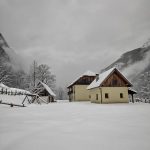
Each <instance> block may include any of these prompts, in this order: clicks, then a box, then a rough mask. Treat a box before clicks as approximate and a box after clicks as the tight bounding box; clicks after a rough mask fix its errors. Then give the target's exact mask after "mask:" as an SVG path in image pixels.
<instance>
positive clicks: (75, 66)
mask: <svg viewBox="0 0 150 150" xmlns="http://www.w3.org/2000/svg"><path fill="white" fill-rule="evenodd" d="M149 8H150V0H0V32H1V33H2V34H3V35H4V37H5V39H6V40H7V42H8V44H9V45H10V47H12V48H13V49H14V50H15V51H16V53H18V54H22V55H23V56H24V58H27V59H29V60H28V61H27V62H26V63H27V65H29V63H31V62H32V61H33V60H34V59H35V60H36V61H38V62H39V63H46V64H48V65H49V66H50V67H51V68H52V71H53V73H55V74H56V77H57V84H58V85H62V86H64V85H67V84H68V83H69V82H70V81H72V80H74V78H76V77H77V76H78V75H80V74H82V73H83V72H85V71H86V70H92V71H95V72H99V71H100V70H101V69H102V68H104V67H106V66H107V65H109V64H110V63H112V62H113V61H114V60H116V59H117V58H118V57H119V56H120V55H121V54H122V53H124V52H126V51H129V50H132V49H134V48H137V47H140V46H141V45H142V44H143V43H144V42H145V41H146V40H147V39H148V38H150V11H149Z"/></svg>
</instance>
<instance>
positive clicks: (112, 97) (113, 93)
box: [102, 87, 129, 103]
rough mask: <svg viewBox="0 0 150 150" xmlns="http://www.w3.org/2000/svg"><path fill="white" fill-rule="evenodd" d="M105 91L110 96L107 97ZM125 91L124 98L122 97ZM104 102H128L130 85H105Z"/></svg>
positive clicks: (103, 90) (103, 91)
mask: <svg viewBox="0 0 150 150" xmlns="http://www.w3.org/2000/svg"><path fill="white" fill-rule="evenodd" d="M105 93H108V94H109V98H108V99H107V98H105ZM120 93H123V98H120ZM102 101H103V103H128V102H129V100H128V87H103V88H102Z"/></svg>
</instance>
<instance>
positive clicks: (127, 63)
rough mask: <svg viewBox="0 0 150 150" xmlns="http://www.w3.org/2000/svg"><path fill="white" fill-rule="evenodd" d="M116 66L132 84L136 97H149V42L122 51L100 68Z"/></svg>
mask: <svg viewBox="0 0 150 150" xmlns="http://www.w3.org/2000/svg"><path fill="white" fill-rule="evenodd" d="M112 67H116V68H118V69H119V70H120V71H121V72H122V73H123V74H124V75H125V76H126V77H127V78H128V79H129V80H130V81H131V82H132V83H133V85H134V88H135V89H136V90H137V92H138V94H137V97H140V98H144V99H145V98H149V97H150V44H149V42H146V43H145V44H144V45H143V46H142V47H141V48H137V49H134V50H131V51H129V52H126V53H124V54H123V55H122V56H121V57H120V58H119V59H118V60H116V61H115V62H113V63H112V64H111V65H109V66H108V67H106V68H105V69H103V70H101V72H103V71H104V70H108V69H110V68H112Z"/></svg>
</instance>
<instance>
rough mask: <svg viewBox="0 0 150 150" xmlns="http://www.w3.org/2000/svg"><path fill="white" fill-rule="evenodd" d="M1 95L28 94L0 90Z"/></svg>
mask: <svg viewBox="0 0 150 150" xmlns="http://www.w3.org/2000/svg"><path fill="white" fill-rule="evenodd" d="M0 94H2V95H14V96H15V95H26V94H27V92H23V91H17V90H16V91H11V90H7V89H3V88H2V89H0Z"/></svg>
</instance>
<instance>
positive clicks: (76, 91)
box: [67, 71, 95, 101]
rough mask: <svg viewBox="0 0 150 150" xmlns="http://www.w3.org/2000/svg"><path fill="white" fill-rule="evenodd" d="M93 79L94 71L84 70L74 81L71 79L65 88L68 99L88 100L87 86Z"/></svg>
mask: <svg viewBox="0 0 150 150" xmlns="http://www.w3.org/2000/svg"><path fill="white" fill-rule="evenodd" d="M94 79H95V73H94V72H92V71H86V72H85V73H83V74H82V75H81V76H80V77H78V78H77V79H76V80H75V81H73V82H72V83H71V84H70V85H69V86H68V87H67V88H68V90H69V92H68V96H69V101H87V100H90V97H89V90H87V86H88V85H90V83H91V82H92V81H93V80H94Z"/></svg>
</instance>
